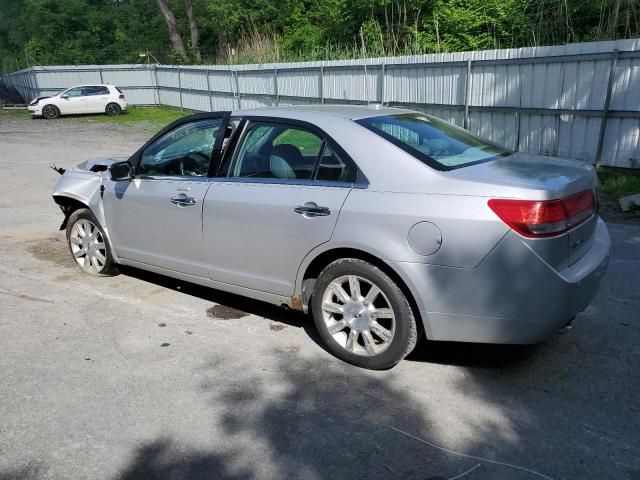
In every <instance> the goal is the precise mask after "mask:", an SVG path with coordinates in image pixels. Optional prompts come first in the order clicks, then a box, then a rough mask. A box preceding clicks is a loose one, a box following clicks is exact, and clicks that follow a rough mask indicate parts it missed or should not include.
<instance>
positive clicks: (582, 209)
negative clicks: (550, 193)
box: [489, 190, 595, 238]
mask: <svg viewBox="0 0 640 480" xmlns="http://www.w3.org/2000/svg"><path fill="white" fill-rule="evenodd" d="M489 208H491V210H493V211H494V212H495V214H496V215H498V217H500V219H501V220H502V221H503V222H504V223H506V224H507V225H509V226H510V227H511V228H513V229H514V230H515V231H516V232H518V233H519V234H520V235H523V236H525V237H529V238H541V237H553V236H555V235H560V234H562V233H564V232H566V231H567V230H570V229H572V228H574V227H575V226H577V225H579V224H581V223H582V222H584V221H585V220H587V219H588V218H590V217H591V215H593V213H594V210H595V199H594V197H593V192H592V191H591V190H585V191H584V192H580V193H576V194H575V195H571V196H570V197H565V198H562V199H559V200H544V201H535V200H510V199H502V198H493V199H491V200H489Z"/></svg>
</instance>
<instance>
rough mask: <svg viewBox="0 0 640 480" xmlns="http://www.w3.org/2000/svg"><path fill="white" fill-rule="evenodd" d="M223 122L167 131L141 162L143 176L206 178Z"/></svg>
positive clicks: (147, 151)
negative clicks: (217, 135)
mask: <svg viewBox="0 0 640 480" xmlns="http://www.w3.org/2000/svg"><path fill="white" fill-rule="evenodd" d="M220 124H221V119H207V120H199V121H195V122H191V123H187V124H184V125H180V126H179V127H176V128H175V129H173V130H171V131H170V132H167V133H166V134H165V135H163V136H162V137H160V138H159V139H158V140H156V141H155V142H154V143H152V144H151V145H149V146H148V147H147V148H146V149H145V150H144V152H143V153H142V157H141V159H140V165H139V167H138V174H139V175H143V176H188V177H206V176H207V173H208V171H209V163H210V161H211V153H212V151H213V145H214V143H215V139H216V134H217V133H218V129H219V128H220Z"/></svg>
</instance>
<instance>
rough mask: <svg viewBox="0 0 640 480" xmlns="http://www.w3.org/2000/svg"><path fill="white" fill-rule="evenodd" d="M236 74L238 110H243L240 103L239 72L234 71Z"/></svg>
mask: <svg viewBox="0 0 640 480" xmlns="http://www.w3.org/2000/svg"><path fill="white" fill-rule="evenodd" d="M234 72H235V74H236V95H237V99H238V110H240V109H241V108H242V104H241V103H240V80H238V70H234Z"/></svg>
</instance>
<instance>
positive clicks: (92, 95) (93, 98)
mask: <svg viewBox="0 0 640 480" xmlns="http://www.w3.org/2000/svg"><path fill="white" fill-rule="evenodd" d="M85 91H86V94H87V112H89V113H104V111H105V109H106V107H107V103H109V95H110V93H109V88H108V87H105V86H103V85H96V86H92V87H86V88H85Z"/></svg>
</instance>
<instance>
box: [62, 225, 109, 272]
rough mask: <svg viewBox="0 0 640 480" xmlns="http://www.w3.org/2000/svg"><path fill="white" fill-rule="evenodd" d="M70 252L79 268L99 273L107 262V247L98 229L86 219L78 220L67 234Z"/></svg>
mask: <svg viewBox="0 0 640 480" xmlns="http://www.w3.org/2000/svg"><path fill="white" fill-rule="evenodd" d="M69 244H70V245H71V253H72V254H73V258H75V260H76V262H78V265H80V268H82V269H83V270H94V271H96V272H98V273H100V272H101V271H102V270H103V269H104V267H105V264H106V262H107V247H106V245H105V243H104V238H103V237H102V233H101V232H100V229H99V228H98V227H96V226H95V225H94V224H93V223H92V222H90V221H89V220H86V219H81V220H78V221H77V222H76V223H75V224H74V225H73V228H72V229H71V234H70V235H69Z"/></svg>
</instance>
